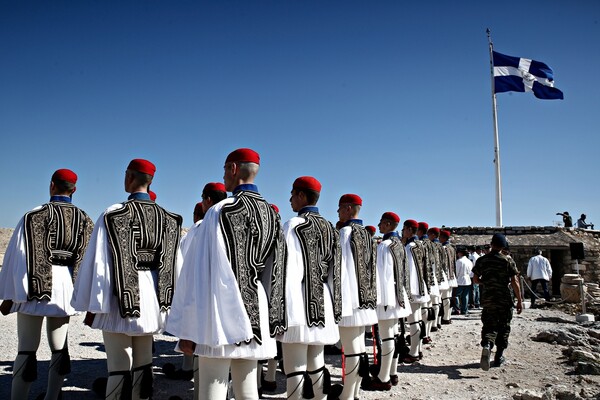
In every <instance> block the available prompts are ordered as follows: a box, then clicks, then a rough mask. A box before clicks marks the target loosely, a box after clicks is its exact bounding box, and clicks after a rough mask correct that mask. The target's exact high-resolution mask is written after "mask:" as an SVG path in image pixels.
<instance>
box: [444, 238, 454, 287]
mask: <svg viewBox="0 0 600 400" xmlns="http://www.w3.org/2000/svg"><path fill="white" fill-rule="evenodd" d="M444 250H445V253H446V260H447V265H448V279H455V278H456V249H455V248H454V246H452V245H451V244H450V243H448V244H445V245H444Z"/></svg>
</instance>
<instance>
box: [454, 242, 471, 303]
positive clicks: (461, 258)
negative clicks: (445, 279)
mask: <svg viewBox="0 0 600 400" xmlns="http://www.w3.org/2000/svg"><path fill="white" fill-rule="evenodd" d="M467 254H468V252H467V249H466V248H464V247H458V248H457V249H456V255H457V258H458V259H457V260H456V263H455V265H456V283H457V284H458V288H457V289H456V302H457V303H458V304H457V305H458V306H459V307H460V313H461V314H462V315H467V313H468V312H469V308H468V304H469V292H470V291H471V270H472V269H473V262H471V260H469V259H468V258H467Z"/></svg>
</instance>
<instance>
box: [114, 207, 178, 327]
mask: <svg viewBox="0 0 600 400" xmlns="http://www.w3.org/2000/svg"><path fill="white" fill-rule="evenodd" d="M182 221H183V220H182V218H181V216H179V215H177V214H173V213H171V212H169V211H167V210H165V209H164V208H162V207H160V206H159V205H158V204H156V203H154V202H153V201H149V200H129V201H127V202H125V203H123V207H122V208H120V209H118V210H113V211H109V212H107V213H106V214H105V215H104V222H105V224H106V230H107V236H108V243H109V248H110V250H111V252H112V256H113V276H114V277H115V288H114V294H115V295H116V296H117V299H118V302H119V312H120V314H121V317H123V318H126V317H139V316H140V289H139V281H138V271H146V270H152V271H157V275H158V282H157V283H156V296H157V298H158V304H159V306H160V309H161V311H166V310H168V309H169V308H170V306H171V301H172V300H173V290H174V288H175V263H176V262H177V247H178V245H179V237H180V234H181V224H182Z"/></svg>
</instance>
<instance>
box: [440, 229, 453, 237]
mask: <svg viewBox="0 0 600 400" xmlns="http://www.w3.org/2000/svg"><path fill="white" fill-rule="evenodd" d="M440 236H445V237H447V238H449V237H450V236H451V234H450V231H449V230H446V229H444V230H441V231H440Z"/></svg>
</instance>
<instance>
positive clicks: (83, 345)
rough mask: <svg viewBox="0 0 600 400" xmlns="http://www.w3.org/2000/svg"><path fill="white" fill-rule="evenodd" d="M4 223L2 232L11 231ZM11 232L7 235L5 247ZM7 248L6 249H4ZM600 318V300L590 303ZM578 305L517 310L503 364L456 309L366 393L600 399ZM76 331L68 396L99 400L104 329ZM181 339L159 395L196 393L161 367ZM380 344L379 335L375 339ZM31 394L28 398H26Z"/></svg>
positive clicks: (2, 363)
mask: <svg viewBox="0 0 600 400" xmlns="http://www.w3.org/2000/svg"><path fill="white" fill-rule="evenodd" d="M4 231H6V232H9V230H0V236H4ZM7 241H8V239H7V238H5V237H0V246H1V247H0V251H1V252H3V251H4V246H5V243H7ZM0 255H2V254H1V253H0ZM587 311H588V312H589V313H593V314H595V317H596V320H597V321H598V320H600V315H599V314H600V313H599V311H600V307H598V306H594V305H590V306H589V307H588V310H587ZM580 312H581V311H580V309H579V307H578V306H577V305H566V304H560V305H555V306H550V305H548V306H547V307H543V308H536V309H531V308H526V309H525V310H524V311H523V313H522V314H521V315H518V316H517V315H515V318H514V320H513V324H512V333H511V339H510V347H509V348H508V350H507V351H506V353H505V355H506V358H507V363H506V364H505V365H504V366H502V367H500V368H492V369H490V370H489V371H487V372H486V371H482V370H481V369H480V368H479V358H480V347H479V334H480V330H481V322H480V318H479V317H480V314H479V313H480V310H473V311H472V313H471V314H470V315H467V316H455V317H454V318H453V323H452V324H451V325H445V326H444V327H443V329H442V330H440V331H438V332H435V333H433V334H432V337H433V343H432V344H430V345H426V346H424V350H423V352H424V357H423V359H422V360H421V361H420V362H418V363H416V364H413V365H400V366H399V368H398V375H399V378H400V383H399V385H398V386H395V387H393V388H392V390H391V391H390V392H362V393H361V399H389V398H404V399H423V400H425V399H432V400H433V399H435V400H438V399H442V400H443V399H522V400H532V399H535V400H553V399H561V400H567V399H580V398H595V399H600V375H597V374H598V373H600V357H599V356H598V354H600V323H598V322H596V323H592V324H589V323H588V324H585V325H583V324H578V323H576V322H575V315H576V314H578V313H580ZM71 321H72V322H71V326H70V332H69V347H70V352H71V357H72V372H71V374H70V375H68V377H67V379H66V381H65V385H64V389H63V399H64V400H70V399H77V400H86V399H97V398H98V397H97V396H96V395H95V394H94V393H93V392H92V390H91V386H92V382H93V380H94V379H95V378H96V377H98V376H106V362H105V354H104V351H103V345H102V335H101V333H100V332H98V331H95V330H92V329H90V328H88V327H86V326H84V325H83V316H76V317H73V318H72V320H71ZM0 337H1V338H2V340H0V399H8V398H10V397H9V396H10V395H9V394H10V386H11V374H12V363H13V360H14V358H15V356H16V354H17V339H16V337H17V328H16V315H14V314H11V315H9V316H0ZM175 340H176V339H175V338H173V337H172V336H169V335H157V336H156V341H155V343H156V353H155V359H154V376H155V395H154V399H155V400H168V399H169V397H170V396H172V395H178V396H180V397H181V398H182V399H192V389H193V383H192V382H191V381H172V380H168V379H166V378H165V376H164V375H163V374H162V372H161V367H162V366H163V365H164V364H165V363H167V362H171V363H174V364H176V365H179V363H180V360H181V358H180V357H181V356H180V355H179V354H177V353H175V352H174V351H173V347H174V344H175ZM367 345H369V347H368V350H369V351H372V347H371V346H370V345H371V341H370V340H369V339H368V340H367ZM37 356H38V360H39V368H38V372H39V379H38V380H37V381H36V382H35V383H34V384H33V386H32V389H31V394H30V397H29V398H30V399H36V398H37V396H38V395H40V394H41V393H42V392H43V391H44V386H45V377H46V374H47V369H48V360H49V359H50V351H49V349H48V345H47V341H46V337H45V334H43V336H42V342H41V345H40V348H39V350H38V353H37ZM326 361H327V363H328V366H329V367H330V371H331V375H332V381H333V383H336V382H339V381H340V379H341V370H340V366H341V358H340V356H327V358H326ZM277 380H278V387H277V390H276V391H275V392H274V393H267V394H265V396H264V398H266V399H285V398H286V396H285V379H284V377H283V375H282V374H281V373H280V372H278V376H277ZM23 399H24V400H25V397H23Z"/></svg>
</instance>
